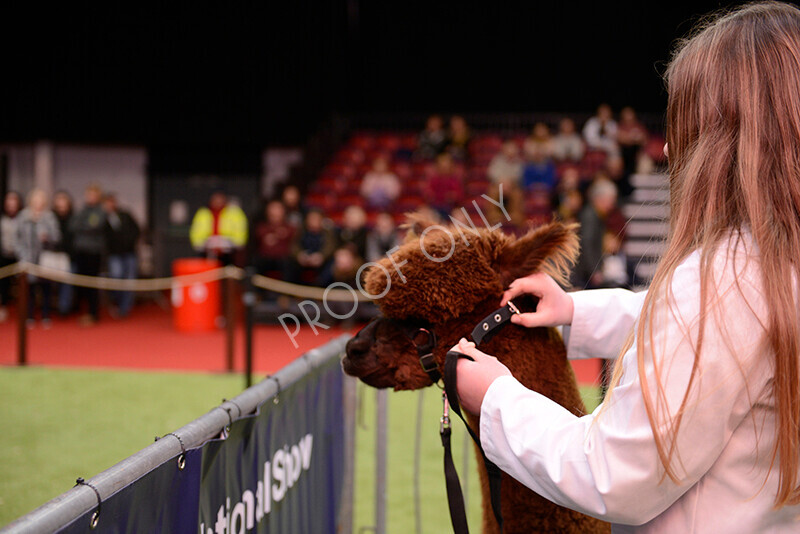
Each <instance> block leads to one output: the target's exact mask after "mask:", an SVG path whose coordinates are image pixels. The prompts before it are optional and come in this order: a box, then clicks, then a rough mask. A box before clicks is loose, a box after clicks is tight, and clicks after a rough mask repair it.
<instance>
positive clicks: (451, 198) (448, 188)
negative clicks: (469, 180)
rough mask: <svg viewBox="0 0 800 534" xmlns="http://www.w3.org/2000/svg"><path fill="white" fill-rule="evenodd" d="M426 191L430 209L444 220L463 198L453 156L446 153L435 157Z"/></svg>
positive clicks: (462, 190) (461, 186)
mask: <svg viewBox="0 0 800 534" xmlns="http://www.w3.org/2000/svg"><path fill="white" fill-rule="evenodd" d="M427 189H428V191H427V193H428V199H429V203H430V205H431V207H432V208H433V209H434V210H436V211H437V212H438V213H439V215H440V216H441V217H442V218H443V219H446V218H447V216H448V215H449V214H450V211H451V210H452V209H453V207H455V205H456V204H458V203H459V202H461V200H462V199H463V198H464V185H463V184H462V183H461V177H460V176H459V175H458V174H457V173H456V169H455V165H454V164H453V156H451V155H450V154H448V153H446V152H445V153H443V154H439V156H437V158H436V167H435V168H434V171H433V174H432V175H431V177H430V179H429V180H428V187H427Z"/></svg>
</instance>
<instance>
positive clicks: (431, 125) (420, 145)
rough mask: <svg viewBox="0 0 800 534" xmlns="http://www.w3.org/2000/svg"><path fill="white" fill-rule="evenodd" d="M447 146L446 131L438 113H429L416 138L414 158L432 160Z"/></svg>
mask: <svg viewBox="0 0 800 534" xmlns="http://www.w3.org/2000/svg"><path fill="white" fill-rule="evenodd" d="M445 148H447V132H445V130H444V121H443V120H442V117H441V116H440V115H431V116H430V117H428V121H427V122H426V123H425V129H424V130H423V131H422V133H421V134H419V138H418V139H417V150H416V152H415V153H414V157H415V158H416V159H422V160H432V159H434V158H435V157H436V156H438V155H439V154H441V153H442V152H443V151H444V150H445Z"/></svg>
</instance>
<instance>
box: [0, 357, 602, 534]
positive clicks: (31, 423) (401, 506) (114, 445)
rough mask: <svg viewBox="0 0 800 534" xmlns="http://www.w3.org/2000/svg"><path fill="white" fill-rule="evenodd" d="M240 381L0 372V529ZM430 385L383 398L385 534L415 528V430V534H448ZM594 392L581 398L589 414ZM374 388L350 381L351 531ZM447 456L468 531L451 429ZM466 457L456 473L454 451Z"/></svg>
mask: <svg viewBox="0 0 800 534" xmlns="http://www.w3.org/2000/svg"><path fill="white" fill-rule="evenodd" d="M242 386H243V379H242V377H241V376H239V375H227V374H216V375H213V374H199V373H160V372H134V371H96V370H73V369H69V370H67V369H47V368H36V367H31V368H13V367H5V368H0V405H1V406H2V407H3V408H2V410H0V428H2V429H3V430H2V432H0V475H2V476H0V526H2V525H5V524H7V523H9V522H10V521H12V520H14V519H15V518H17V517H19V516H21V515H23V514H25V513H27V512H29V511H31V510H33V509H34V508H36V507H38V506H40V505H42V504H44V503H45V502H47V501H48V500H50V499H52V498H54V497H56V496H58V495H60V494H61V493H63V492H65V491H67V490H68V489H70V488H71V487H72V486H73V485H74V484H75V479H76V478H77V477H79V476H80V477H83V478H86V479H88V478H90V477H92V476H94V475H96V474H97V473H99V472H101V471H103V470H105V469H107V468H108V467H110V466H112V465H114V464H115V463H117V462H119V461H120V460H122V459H124V458H126V457H127V456H130V455H131V454H133V453H135V452H137V451H139V450H141V449H143V448H144V447H146V446H147V445H149V444H151V443H152V442H153V439H154V437H155V436H163V435H164V434H166V433H168V432H172V431H174V430H176V429H178V428H180V427H181V426H183V425H185V424H186V423H188V422H189V421H191V420H193V419H195V418H197V417H199V416H201V415H203V414H205V413H206V412H208V411H209V410H211V409H212V408H213V407H214V406H217V405H218V404H219V403H220V402H221V401H222V398H223V397H226V398H232V397H234V396H235V395H237V394H238V393H239V392H240V391H241V390H242ZM440 395H441V394H440V392H439V390H438V389H435V388H428V389H426V390H423V391H421V392H399V393H393V392H389V394H388V417H387V425H388V453H387V456H388V466H387V471H388V473H387V506H386V512H387V520H386V526H387V532H388V533H390V534H391V533H407V532H415V508H414V490H413V488H414V485H413V478H414V469H413V466H414V440H415V436H416V432H417V409H418V401H419V399H420V396H421V398H422V408H423V415H422V419H421V427H420V429H421V430H420V439H421V444H422V447H421V450H422V453H421V458H420V473H419V478H420V482H419V487H420V505H421V506H420V508H421V510H420V512H421V519H422V532H448V531H450V529H451V527H450V517H449V512H448V508H447V500H446V494H445V489H444V475H443V470H442V446H441V442H440V440H439V417H440V416H441V396H440ZM593 396H596V390H595V389H590V390H587V391H585V392H584V398H585V399H587V404H590V406H589V407H590V408H592V407H593V406H594V404H596V401H592V400H591V397H593ZM375 398H376V390H374V389H372V388H368V387H366V386H364V385H363V384H361V383H359V385H358V399H359V403H358V404H359V407H358V411H357V414H356V421H357V427H356V473H355V488H354V490H355V499H354V501H355V502H354V515H353V517H354V529H353V531H354V533H356V532H358V531H359V529H360V528H361V527H368V526H371V525H374V523H375V498H374V497H375V493H374V489H375ZM452 427H453V437H452V443H453V455H454V460H455V465H456V468H457V469H458V471H459V475H460V476H461V482H462V486H464V487H465V488H466V489H465V495H466V499H467V505H468V520H469V522H470V525H471V527H472V529H473V530H476V531H477V530H478V529H479V528H480V520H481V513H480V490H479V486H478V476H477V472H476V461H475V457H474V453H473V449H472V443H471V441H467V439H468V438H465V435H466V432H465V431H464V429H463V424H462V423H461V421H460V420H457V419H454V421H453V424H452ZM465 451H466V452H467V455H468V460H467V461H468V465H469V468H468V472H467V473H466V476H465V472H464V468H463V455H464V452H465Z"/></svg>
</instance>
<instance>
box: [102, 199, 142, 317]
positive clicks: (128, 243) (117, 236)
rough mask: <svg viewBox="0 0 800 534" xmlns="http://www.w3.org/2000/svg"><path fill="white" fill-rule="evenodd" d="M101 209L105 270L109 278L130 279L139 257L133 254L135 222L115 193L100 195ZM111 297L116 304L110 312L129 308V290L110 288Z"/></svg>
mask: <svg viewBox="0 0 800 534" xmlns="http://www.w3.org/2000/svg"><path fill="white" fill-rule="evenodd" d="M103 209H105V212H106V219H107V221H108V226H107V227H106V229H107V231H108V237H107V243H108V271H109V274H110V275H111V278H118V279H120V280H133V279H135V278H136V277H137V276H138V275H139V269H138V267H139V260H138V258H137V256H136V245H137V242H138V241H139V235H140V229H139V225H138V224H137V223H136V219H134V218H133V216H132V215H131V214H130V213H129V212H128V211H126V210H122V209H120V208H119V206H118V205H117V197H116V196H114V195H113V194H108V195H106V196H105V198H103ZM111 298H112V301H113V303H114V304H115V305H116V310H114V309H113V308H112V310H111V314H112V316H117V317H127V316H128V314H129V313H130V312H131V309H132V308H133V302H134V294H133V291H114V292H112V293H111Z"/></svg>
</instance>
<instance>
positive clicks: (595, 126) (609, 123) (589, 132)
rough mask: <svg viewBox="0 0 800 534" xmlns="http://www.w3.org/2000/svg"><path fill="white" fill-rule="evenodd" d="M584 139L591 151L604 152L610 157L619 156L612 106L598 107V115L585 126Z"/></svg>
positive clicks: (602, 105)
mask: <svg viewBox="0 0 800 534" xmlns="http://www.w3.org/2000/svg"><path fill="white" fill-rule="evenodd" d="M583 138H584V140H585V141H586V144H587V145H588V146H589V148H591V149H594V150H602V151H604V152H605V153H606V154H608V156H609V157H615V156H618V155H619V145H618V144H617V123H616V122H614V115H613V113H612V112H611V106H609V105H608V104H600V105H599V106H598V107H597V114H596V115H595V116H594V117H591V118H590V119H589V120H587V121H586V124H584V125H583Z"/></svg>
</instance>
